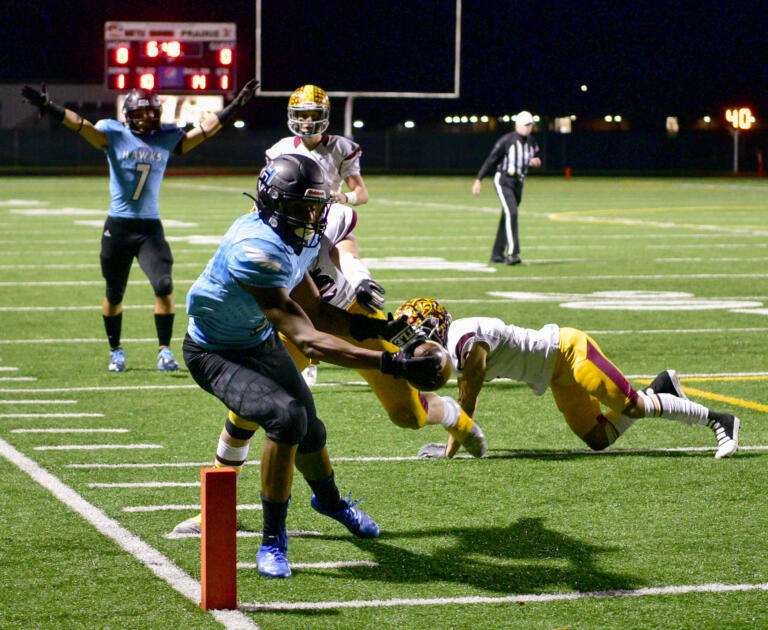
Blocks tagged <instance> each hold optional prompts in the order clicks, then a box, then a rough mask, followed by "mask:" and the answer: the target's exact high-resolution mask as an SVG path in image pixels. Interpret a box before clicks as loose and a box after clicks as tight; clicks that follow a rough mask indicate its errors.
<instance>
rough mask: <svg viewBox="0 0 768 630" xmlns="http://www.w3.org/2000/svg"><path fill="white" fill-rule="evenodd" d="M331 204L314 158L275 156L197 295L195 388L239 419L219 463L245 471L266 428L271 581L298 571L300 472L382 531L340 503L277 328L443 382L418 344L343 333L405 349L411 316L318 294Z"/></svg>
mask: <svg viewBox="0 0 768 630" xmlns="http://www.w3.org/2000/svg"><path fill="white" fill-rule="evenodd" d="M330 199H331V196H330V192H329V186H328V183H327V182H326V179H325V176H324V174H323V171H322V169H321V168H320V166H319V165H318V164H317V163H316V162H315V161H314V160H312V159H311V158H308V157H306V156H303V155H293V154H286V155H282V156H280V157H277V158H275V159H274V160H273V161H271V162H270V164H269V165H268V166H267V167H265V168H264V170H263V171H262V172H261V174H260V175H259V180H258V189H257V196H256V198H254V201H255V206H254V210H256V212H252V213H250V214H247V215H245V216H243V217H240V218H239V219H237V220H236V221H235V222H234V224H233V225H232V227H230V229H229V230H228V231H227V233H226V235H225V236H224V238H223V239H222V241H221V244H220V245H219V248H218V250H217V252H216V254H215V255H214V257H213V258H212V259H211V261H210V262H209V263H208V265H207V267H206V268H205V271H204V272H203V273H202V275H201V276H200V277H199V278H198V279H197V281H196V282H195V283H194V284H193V285H192V288H191V289H190V290H189V293H188V295H187V312H188V314H189V317H190V319H189V326H188V328H187V336H186V338H185V339H184V346H183V347H184V361H185V362H186V364H187V367H188V368H189V372H190V374H191V375H192V377H193V378H194V379H195V381H196V382H197V384H198V385H200V387H202V388H203V389H204V390H205V391H207V392H208V393H210V394H213V395H214V396H216V397H217V398H218V399H219V400H221V401H222V402H223V403H224V405H225V406H226V407H227V408H228V409H229V410H230V412H233V413H234V414H236V415H237V416H238V422H237V426H235V425H234V424H233V423H232V422H231V420H227V422H226V424H225V426H224V430H223V431H222V433H221V436H220V438H219V445H218V448H217V451H216V465H217V466H219V467H225V466H226V467H234V468H237V467H240V466H242V464H243V462H244V461H245V460H246V458H247V455H248V449H249V442H250V439H251V437H252V436H253V434H254V432H255V431H256V429H258V428H259V427H261V428H263V429H264V433H265V439H264V446H263V448H262V453H261V505H262V514H263V519H264V532H263V542H262V545H261V547H260V548H259V551H258V554H257V556H256V563H257V565H258V569H259V573H261V574H262V575H265V576H267V577H289V576H290V575H291V569H290V566H289V564H288V557H287V553H288V534H287V530H286V518H287V512H288V505H289V503H290V497H291V486H292V482H293V468H294V465H295V466H296V468H297V469H298V470H299V472H300V473H301V474H302V475H303V476H304V478H305V479H306V481H307V483H308V484H309V486H310V487H311V488H312V491H313V496H312V499H311V505H312V507H313V508H314V509H315V510H316V511H317V512H320V513H321V514H323V515H325V516H329V517H331V518H333V519H335V520H337V521H339V522H340V523H342V524H343V525H344V526H345V527H346V528H347V529H348V530H349V531H350V532H352V533H353V534H354V535H356V536H359V537H362V538H375V537H377V536H378V535H379V526H378V525H377V524H376V522H375V521H374V520H373V519H372V518H371V517H370V516H368V514H366V513H365V512H363V511H362V510H360V509H359V508H358V507H356V505H357V503H358V501H352V500H351V495H348V496H347V497H346V499H342V498H341V494H340V493H339V489H338V487H337V486H336V482H335V480H334V474H333V468H332V466H331V462H330V457H329V455H328V450H327V448H326V446H325V442H326V434H325V425H324V424H323V422H322V420H320V419H319V418H318V417H317V411H316V409H315V403H314V400H313V398H312V393H311V392H310V389H309V386H308V385H307V384H306V382H305V381H304V379H303V378H302V376H301V373H300V372H299V370H298V368H297V367H296V364H295V363H294V362H293V360H292V359H291V356H290V354H289V353H288V351H287V350H286V348H285V346H284V345H283V344H282V342H281V341H280V338H279V337H278V334H277V330H280V332H282V333H283V334H284V335H285V336H286V337H287V338H288V339H289V340H290V341H291V342H292V343H293V344H295V345H296V346H297V347H298V348H299V349H300V350H301V352H302V353H304V354H305V355H306V356H308V357H310V358H317V359H321V360H323V361H328V362H330V363H335V364H337V365H342V366H346V367H353V368H367V369H374V370H380V371H381V372H383V373H385V374H391V375H392V376H394V377H395V378H399V377H402V378H406V379H407V380H408V381H410V382H412V383H414V384H415V385H416V386H419V385H423V386H424V388H426V389H428V388H434V387H435V386H436V383H437V382H439V379H440V374H439V370H440V360H439V358H437V357H421V358H414V357H413V350H414V349H415V347H416V345H418V344H420V343H421V341H422V340H421V338H419V337H415V338H413V339H412V340H411V341H409V342H408V343H407V344H405V345H404V347H403V348H402V349H401V350H399V351H396V352H382V351H380V350H369V349H366V348H362V347H360V346H356V345H352V344H351V343H348V342H347V341H344V340H342V339H340V338H339V337H338V335H345V336H349V337H352V338H353V339H356V340H360V341H362V340H363V339H370V338H379V339H387V340H390V341H394V342H397V341H398V339H402V338H403V337H405V336H406V335H408V334H409V335H411V336H412V335H413V331H412V330H411V328H410V327H409V326H408V325H407V324H406V323H405V321H404V320H398V321H395V320H393V319H392V318H391V317H390V318H389V319H388V320H383V319H374V318H370V317H366V316H365V315H361V314H350V313H348V312H347V311H344V310H342V309H339V308H337V307H335V306H332V305H331V304H329V303H328V302H325V301H324V300H323V299H322V298H321V297H320V294H319V292H318V290H317V287H316V286H315V284H314V282H313V281H312V278H311V276H310V275H309V273H307V268H308V267H309V265H310V263H311V262H312V260H313V259H314V258H315V257H316V256H317V253H318V245H319V242H320V236H321V235H322V231H323V229H324V227H325V222H326V215H327V212H328V206H329V203H330ZM396 345H400V344H398V343H396Z"/></svg>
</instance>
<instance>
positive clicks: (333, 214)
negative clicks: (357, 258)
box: [309, 203, 357, 309]
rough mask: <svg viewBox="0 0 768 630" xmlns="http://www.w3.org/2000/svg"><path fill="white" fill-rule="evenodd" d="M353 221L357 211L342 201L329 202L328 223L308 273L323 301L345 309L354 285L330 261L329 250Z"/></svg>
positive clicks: (352, 293) (350, 226) (351, 295)
mask: <svg viewBox="0 0 768 630" xmlns="http://www.w3.org/2000/svg"><path fill="white" fill-rule="evenodd" d="M356 223H357V213H356V212H355V211H354V210H353V209H352V208H351V207H350V206H345V205H344V204H342V203H332V204H331V207H330V208H329V209H328V225H327V226H326V228H325V230H324V231H323V235H322V236H321V237H320V251H319V252H318V254H317V258H315V260H314V261H313V262H312V264H311V265H310V266H309V275H310V276H312V279H313V280H314V281H315V284H316V285H317V288H318V290H319V291H320V295H321V296H322V298H323V299H324V300H325V301H326V302H330V303H331V304H333V305H334V306H338V307H339V308H342V309H346V308H347V307H348V306H349V305H350V304H352V302H354V300H355V288H354V287H353V286H352V285H351V284H350V283H349V281H348V280H347V278H346V277H345V276H344V275H343V274H342V273H341V270H339V268H338V267H337V266H336V265H334V264H333V260H332V259H331V251H332V250H333V248H334V247H335V246H336V244H337V243H338V242H339V241H342V240H344V239H345V238H346V237H347V236H348V235H349V233H350V232H352V230H354V229H355V224H356Z"/></svg>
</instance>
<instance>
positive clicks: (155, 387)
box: [0, 328, 768, 418]
mask: <svg viewBox="0 0 768 630" xmlns="http://www.w3.org/2000/svg"><path fill="white" fill-rule="evenodd" d="M766 331H768V328H712V329H709V328H708V329H691V330H689V331H680V330H672V329H670V330H645V331H639V330H587V331H585V332H587V333H589V334H590V335H629V334H633V335H639V334H643V333H646V334H671V333H679V332H689V333H692V334H693V333H696V334H698V333H703V332H712V333H724V332H750V333H752V332H754V333H764V332H766ZM100 341H103V340H100ZM154 342H155V343H157V339H155V340H154ZM678 375H679V376H680V378H701V377H720V378H728V377H729V376H733V377H739V376H768V372H722V373H711V374H710V373H688V374H686V373H683V372H678ZM625 376H626V377H627V378H628V379H645V378H647V379H653V378H654V377H655V376H656V375H655V374H625ZM455 382H456V380H455V379H451V380H450V381H449V383H455ZM495 382H509V379H502V378H500V379H496V380H495V381H490V382H489V383H487V384H486V385H490V386H492V385H493V383H495ZM340 385H343V386H345V387H346V386H350V385H355V386H360V387H367V386H368V383H366V382H365V381H327V382H324V383H316V384H315V385H313V386H312V387H313V388H320V389H322V388H326V387H339V386H340ZM148 389H149V390H172V389H198V386H197V385H105V386H93V387H51V388H40V389H15V388H14V389H10V388H0V393H4V394H11V393H17V394H34V393H47V394H50V393H54V392H62V393H67V392H97V391H104V392H109V391H133V390H148ZM52 415H67V414H52ZM86 415H87V414H86ZM2 417H7V416H3V415H2V414H0V418H2ZM14 417H18V416H14ZM24 417H28V416H24ZM73 417H80V416H79V415H76V416H73Z"/></svg>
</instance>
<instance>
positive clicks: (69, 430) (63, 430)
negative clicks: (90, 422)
mask: <svg viewBox="0 0 768 630" xmlns="http://www.w3.org/2000/svg"><path fill="white" fill-rule="evenodd" d="M130 431H131V430H130V429H11V433H130Z"/></svg>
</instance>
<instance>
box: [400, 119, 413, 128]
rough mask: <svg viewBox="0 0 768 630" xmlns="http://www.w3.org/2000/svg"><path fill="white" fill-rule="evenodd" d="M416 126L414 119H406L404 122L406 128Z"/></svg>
mask: <svg viewBox="0 0 768 630" xmlns="http://www.w3.org/2000/svg"><path fill="white" fill-rule="evenodd" d="M415 126H416V123H415V122H413V121H412V120H406V121H405V122H404V123H403V127H405V128H406V129H413V128H414V127H415Z"/></svg>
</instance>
